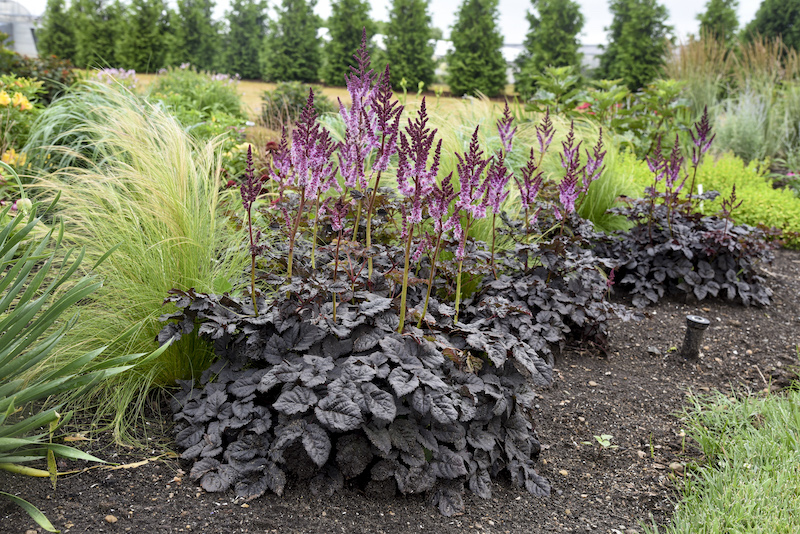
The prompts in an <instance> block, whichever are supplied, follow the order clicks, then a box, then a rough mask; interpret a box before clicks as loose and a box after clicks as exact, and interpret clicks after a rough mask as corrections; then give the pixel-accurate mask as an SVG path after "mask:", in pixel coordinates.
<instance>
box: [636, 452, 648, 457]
mask: <svg viewBox="0 0 800 534" xmlns="http://www.w3.org/2000/svg"><path fill="white" fill-rule="evenodd" d="M636 456H638V457H639V458H645V457H646V456H647V453H646V452H644V451H636Z"/></svg>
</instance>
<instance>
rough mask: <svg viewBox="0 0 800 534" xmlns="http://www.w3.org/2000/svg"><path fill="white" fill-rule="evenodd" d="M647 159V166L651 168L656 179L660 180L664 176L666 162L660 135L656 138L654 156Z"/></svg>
mask: <svg viewBox="0 0 800 534" xmlns="http://www.w3.org/2000/svg"><path fill="white" fill-rule="evenodd" d="M646 159H647V167H648V168H649V169H650V172H652V173H653V175H654V178H655V181H656V182H660V181H661V180H662V179H663V178H664V165H665V164H666V161H665V160H664V153H663V152H662V150H661V136H660V135H659V136H658V139H656V148H655V149H654V150H653V156H652V157H649V158H646Z"/></svg>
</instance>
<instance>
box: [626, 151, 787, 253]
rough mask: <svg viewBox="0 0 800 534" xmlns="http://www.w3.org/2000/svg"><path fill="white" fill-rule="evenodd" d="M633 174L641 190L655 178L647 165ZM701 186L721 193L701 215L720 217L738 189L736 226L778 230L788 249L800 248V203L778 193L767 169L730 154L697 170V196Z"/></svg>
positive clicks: (705, 205)
mask: <svg viewBox="0 0 800 534" xmlns="http://www.w3.org/2000/svg"><path fill="white" fill-rule="evenodd" d="M633 174H634V179H635V181H636V184H637V185H638V186H639V188H640V190H641V189H643V188H644V187H646V186H647V180H648V177H651V176H652V174H650V173H649V171H648V169H647V166H646V164H644V163H639V164H638V169H637V170H635V171H634V172H633ZM698 186H702V187H703V191H718V192H719V193H720V195H719V197H717V198H716V199H714V200H711V201H704V202H702V203H700V204H698V205H697V209H698V210H699V211H700V212H701V213H703V214H705V215H715V214H717V213H719V212H720V209H721V208H722V201H723V200H724V199H726V198H730V196H731V193H732V192H733V187H734V186H736V197H737V198H738V202H741V204H740V205H739V206H738V207H737V208H736V210H735V211H734V212H733V213H732V215H731V217H732V218H733V220H734V221H736V223H738V224H748V225H750V226H758V225H764V226H766V227H768V228H771V227H775V228H777V229H778V230H780V231H781V232H782V235H780V236H778V237H779V238H780V239H781V240H782V241H783V243H784V245H785V246H787V247H790V248H798V247H800V236H798V235H797V233H798V232H800V199H798V198H797V197H796V196H795V195H794V193H793V192H792V191H791V190H787V189H775V188H774V187H773V186H772V180H771V179H770V178H769V177H768V176H767V169H766V168H765V166H764V165H762V164H759V162H756V161H752V162H750V163H749V164H745V163H744V162H743V161H742V160H741V159H740V158H739V157H737V156H735V155H733V154H732V153H730V152H726V153H724V154H722V155H720V156H718V157H717V158H706V159H705V161H703V162H702V164H701V165H700V166H699V167H698V169H697V178H696V180H695V192H697V190H698V189H697V188H698ZM662 189H663V187H662Z"/></svg>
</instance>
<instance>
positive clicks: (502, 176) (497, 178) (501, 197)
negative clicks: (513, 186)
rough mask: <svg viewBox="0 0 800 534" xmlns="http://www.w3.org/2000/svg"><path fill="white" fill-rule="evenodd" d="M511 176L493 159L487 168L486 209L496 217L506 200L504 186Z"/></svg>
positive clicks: (503, 166)
mask: <svg viewBox="0 0 800 534" xmlns="http://www.w3.org/2000/svg"><path fill="white" fill-rule="evenodd" d="M511 176H512V174H511V173H509V172H508V168H507V167H506V166H505V164H504V163H503V162H502V161H500V160H498V159H495V160H493V161H492V165H491V166H490V167H489V172H488V173H487V175H486V182H487V184H488V185H487V187H486V200H485V203H486V207H487V208H490V209H491V210H492V213H493V214H495V215H497V214H498V213H500V207H501V206H502V205H503V202H505V200H506V198H508V191H506V185H508V181H509V180H510V179H511Z"/></svg>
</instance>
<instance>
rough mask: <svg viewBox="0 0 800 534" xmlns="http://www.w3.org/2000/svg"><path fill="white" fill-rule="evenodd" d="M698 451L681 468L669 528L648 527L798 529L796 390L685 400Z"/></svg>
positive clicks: (799, 399) (712, 533)
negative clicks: (698, 457)
mask: <svg viewBox="0 0 800 534" xmlns="http://www.w3.org/2000/svg"><path fill="white" fill-rule="evenodd" d="M683 419H684V421H685V423H686V424H687V425H688V427H689V432H688V433H689V435H690V436H691V437H692V438H694V440H695V441H697V443H699V445H700V447H701V448H702V450H703V454H704V457H705V462H704V465H702V466H697V467H696V468H695V469H687V473H686V476H685V479H684V483H683V484H682V485H679V488H678V489H679V491H680V493H681V496H682V499H681V501H680V503H679V505H678V506H676V508H675V514H674V515H673V516H672V518H671V519H670V523H669V525H667V526H666V527H664V528H663V530H658V529H653V530H652V531H651V530H649V529H647V530H648V531H649V532H654V533H657V532H666V533H672V534H678V533H686V534H688V533H692V534H695V533H699V534H722V533H725V532H787V533H788V532H797V531H798V530H800V518H798V515H797V514H796V513H794V511H795V510H797V508H798V506H800V477H798V476H797V466H798V464H800V448H798V444H797V436H798V433H800V392H798V390H797V389H789V390H787V391H786V394H785V395H770V396H767V397H765V398H752V397H743V398H741V399H732V398H729V397H727V396H725V395H723V394H721V393H720V394H716V395H713V396H710V397H706V398H699V399H698V398H692V404H691V406H690V407H689V409H688V410H686V413H685V414H684V416H683Z"/></svg>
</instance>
